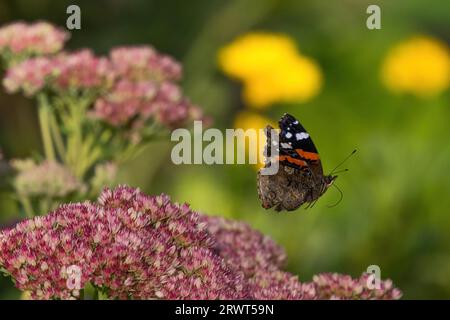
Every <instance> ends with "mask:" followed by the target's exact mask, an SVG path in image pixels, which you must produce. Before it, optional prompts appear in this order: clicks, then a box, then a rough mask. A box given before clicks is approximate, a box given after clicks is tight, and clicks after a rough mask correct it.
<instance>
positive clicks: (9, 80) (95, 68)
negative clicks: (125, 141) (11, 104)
mask: <svg viewBox="0 0 450 320" xmlns="http://www.w3.org/2000/svg"><path fill="white" fill-rule="evenodd" d="M113 77H114V74H113V73H112V71H111V68H110V64H109V62H108V60H107V59H106V58H101V57H96V56H95V55H94V54H93V53H92V51H90V50H88V49H84V50H80V51H77V52H74V53H61V54H58V55H57V56H54V57H37V58H30V59H27V60H24V61H23V62H21V63H19V64H17V65H14V66H12V67H10V68H9V69H8V70H7V73H6V77H5V78H4V80H3V85H4V86H5V88H6V90H7V91H8V92H10V93H14V92H17V91H20V90H22V91H23V92H24V93H25V95H27V96H33V95H35V94H36V93H38V92H40V91H41V90H44V89H49V90H53V91H55V92H68V91H73V90H88V89H100V88H104V87H108V86H110V84H111V83H112V81H113Z"/></svg>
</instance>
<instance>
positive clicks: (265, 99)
mask: <svg viewBox="0 0 450 320" xmlns="http://www.w3.org/2000/svg"><path fill="white" fill-rule="evenodd" d="M285 62H287V61H285ZM321 85H322V74H321V72H320V69H319V68H318V66H317V64H316V63H315V62H314V61H313V60H311V59H309V58H307V57H303V56H298V57H296V58H295V59H292V60H291V61H289V63H282V64H280V65H279V66H278V67H277V68H275V69H274V70H272V71H271V72H268V73H267V74H265V75H264V76H259V77H255V78H250V79H248V80H246V81H245V82H244V91H243V97H244V100H245V101H246V102H247V103H248V104H249V105H251V106H254V107H257V108H263V107H265V106H267V105H270V104H272V103H275V102H278V101H280V102H290V101H297V102H304V101H307V100H309V99H310V98H312V97H314V96H315V95H317V94H318V93H319V90H320V87H321Z"/></svg>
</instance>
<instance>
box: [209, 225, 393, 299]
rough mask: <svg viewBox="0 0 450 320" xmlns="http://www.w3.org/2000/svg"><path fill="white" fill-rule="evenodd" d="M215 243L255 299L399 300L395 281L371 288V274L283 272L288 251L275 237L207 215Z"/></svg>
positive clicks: (215, 246)
mask: <svg viewBox="0 0 450 320" xmlns="http://www.w3.org/2000/svg"><path fill="white" fill-rule="evenodd" d="M203 219H204V221H205V222H206V223H207V225H208V231H209V232H210V234H211V235H212V236H213V239H214V240H215V243H214V245H213V250H214V251H215V252H217V253H218V254H219V255H220V256H221V257H222V258H224V259H225V261H227V263H228V264H229V265H230V268H231V269H232V270H234V271H235V272H236V273H238V274H243V275H244V277H245V279H246V280H247V285H248V291H249V292H250V293H251V295H250V297H251V298H252V299H258V300H279V299H295V300H304V299H307V300H311V299H399V298H400V297H401V292H400V290H398V289H396V288H394V287H393V285H392V281H390V280H386V281H381V283H380V288H379V289H369V288H368V286H367V284H368V275H366V274H363V275H362V276H361V277H360V278H358V279H353V278H352V277H350V276H348V275H340V274H336V273H335V274H327V273H325V274H319V275H316V276H314V278H313V281H312V282H303V283H302V282H300V281H299V280H298V277H297V276H294V275H292V274H290V273H289V272H286V271H283V270H282V268H283V267H284V264H285V262H286V259H287V257H286V253H285V252H284V250H283V248H281V247H280V246H278V245H277V244H276V243H275V242H274V241H273V240H272V239H270V238H269V237H267V236H264V235H263V234H261V233H260V232H258V231H256V230H254V229H252V228H251V227H250V226H249V225H247V224H245V223H242V222H238V221H231V220H227V219H224V218H219V217H209V216H204V217H203Z"/></svg>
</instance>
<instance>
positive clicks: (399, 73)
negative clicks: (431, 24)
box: [381, 36, 450, 96]
mask: <svg viewBox="0 0 450 320" xmlns="http://www.w3.org/2000/svg"><path fill="white" fill-rule="evenodd" d="M381 78H382V80H383V82H384V84H385V85H386V86H387V87H388V88H389V89H390V90H392V91H394V92H408V93H412V94H415V95H417V96H431V95H436V94H439V93H441V92H442V91H444V90H446V89H447V88H448V86H449V84H450V55H449V50H448V47H447V46H446V45H445V44H444V43H442V42H440V41H439V40H437V39H434V38H431V37H428V36H415V37H413V38H411V39H409V40H407V41H404V42H402V43H400V44H398V45H397V46H395V47H394V48H392V49H391V50H390V51H389V52H388V54H387V56H386V58H385V61H384V63H383V66H382V69H381Z"/></svg>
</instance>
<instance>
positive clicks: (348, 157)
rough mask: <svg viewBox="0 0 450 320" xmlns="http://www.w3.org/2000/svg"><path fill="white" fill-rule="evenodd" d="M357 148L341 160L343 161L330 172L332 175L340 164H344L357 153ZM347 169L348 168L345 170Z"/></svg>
mask: <svg viewBox="0 0 450 320" xmlns="http://www.w3.org/2000/svg"><path fill="white" fill-rule="evenodd" d="M356 151H357V150H356V149H355V150H353V151H352V153H350V154H349V155H348V156H347V157H346V158H345V159H344V160H342V161H341V163H339V164H338V165H337V166H336V167H335V168H334V169H333V170H332V171H331V173H330V176H331V175H333V173H335V171H336V169H337V168H339V167H340V166H342V165H343V164H344V163H345V162H346V161H347V160H348V159H350V158H351V157H352V156H353V155H354V154H355V153H356ZM345 171H347V170H345Z"/></svg>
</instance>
